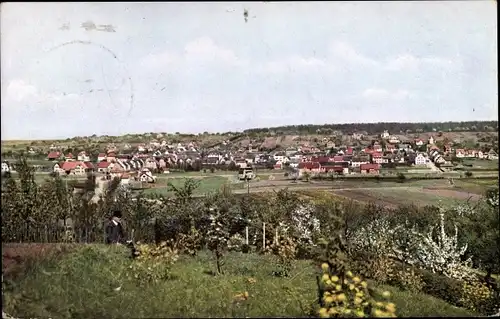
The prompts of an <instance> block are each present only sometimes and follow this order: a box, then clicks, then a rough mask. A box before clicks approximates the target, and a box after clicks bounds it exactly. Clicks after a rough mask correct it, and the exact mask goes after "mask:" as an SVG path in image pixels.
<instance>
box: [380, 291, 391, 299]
mask: <svg viewBox="0 0 500 319" xmlns="http://www.w3.org/2000/svg"><path fill="white" fill-rule="evenodd" d="M382 296H383V297H384V298H389V297H390V296H391V293H390V292H388V291H384V292H383V293H382Z"/></svg>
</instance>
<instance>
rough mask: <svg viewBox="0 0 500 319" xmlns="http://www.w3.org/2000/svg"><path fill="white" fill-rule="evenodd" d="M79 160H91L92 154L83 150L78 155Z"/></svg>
mask: <svg viewBox="0 0 500 319" xmlns="http://www.w3.org/2000/svg"><path fill="white" fill-rule="evenodd" d="M77 160H79V161H80V162H90V156H88V155H87V153H86V152H85V151H81V152H80V153H78V155H77Z"/></svg>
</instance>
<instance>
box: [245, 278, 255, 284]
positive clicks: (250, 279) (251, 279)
mask: <svg viewBox="0 0 500 319" xmlns="http://www.w3.org/2000/svg"><path fill="white" fill-rule="evenodd" d="M247 281H248V283H250V284H254V283H256V282H257V280H256V279H255V278H248V279H247Z"/></svg>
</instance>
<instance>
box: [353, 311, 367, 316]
mask: <svg viewBox="0 0 500 319" xmlns="http://www.w3.org/2000/svg"><path fill="white" fill-rule="evenodd" d="M355 315H356V317H358V318H363V317H364V316H365V313H364V312H363V310H358V311H356V313H355Z"/></svg>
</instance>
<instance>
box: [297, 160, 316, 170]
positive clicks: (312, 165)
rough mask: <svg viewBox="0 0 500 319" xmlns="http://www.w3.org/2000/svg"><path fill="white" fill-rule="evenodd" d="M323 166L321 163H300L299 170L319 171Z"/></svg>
mask: <svg viewBox="0 0 500 319" xmlns="http://www.w3.org/2000/svg"><path fill="white" fill-rule="evenodd" d="M320 167H321V165H320V164H319V162H302V163H299V169H319V168H320Z"/></svg>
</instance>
